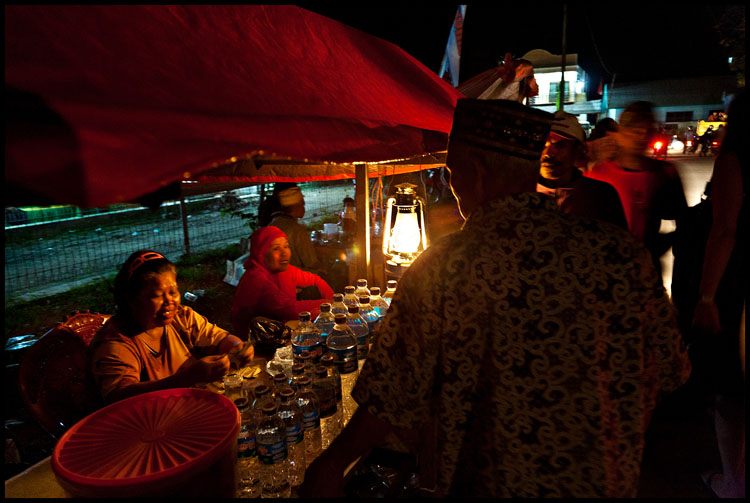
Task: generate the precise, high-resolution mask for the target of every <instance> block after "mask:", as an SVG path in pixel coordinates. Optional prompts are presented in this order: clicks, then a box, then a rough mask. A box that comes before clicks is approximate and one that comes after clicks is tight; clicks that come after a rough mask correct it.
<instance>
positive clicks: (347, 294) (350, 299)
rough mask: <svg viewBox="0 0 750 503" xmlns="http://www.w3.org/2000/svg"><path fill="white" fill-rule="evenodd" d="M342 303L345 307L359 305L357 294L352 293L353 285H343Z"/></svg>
mask: <svg viewBox="0 0 750 503" xmlns="http://www.w3.org/2000/svg"><path fill="white" fill-rule="evenodd" d="M344 304H345V305H346V307H349V306H358V305H359V299H358V298H357V294H355V293H354V287H353V286H345V287H344Z"/></svg>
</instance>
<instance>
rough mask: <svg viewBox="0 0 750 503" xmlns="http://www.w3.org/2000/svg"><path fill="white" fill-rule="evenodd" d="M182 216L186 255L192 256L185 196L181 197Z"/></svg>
mask: <svg viewBox="0 0 750 503" xmlns="http://www.w3.org/2000/svg"><path fill="white" fill-rule="evenodd" d="M180 216H181V217H182V234H183V236H184V237H185V255H190V235H189V234H188V223H187V209H186V208H185V196H183V195H180Z"/></svg>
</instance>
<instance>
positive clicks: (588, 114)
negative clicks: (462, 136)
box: [523, 49, 737, 134]
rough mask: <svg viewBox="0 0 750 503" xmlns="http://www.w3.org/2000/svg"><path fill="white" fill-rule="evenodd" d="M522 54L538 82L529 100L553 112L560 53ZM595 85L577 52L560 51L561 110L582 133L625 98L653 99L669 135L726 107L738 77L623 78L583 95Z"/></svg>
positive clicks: (621, 105) (617, 112)
mask: <svg viewBox="0 0 750 503" xmlns="http://www.w3.org/2000/svg"><path fill="white" fill-rule="evenodd" d="M523 59H527V60H529V61H531V63H533V65H534V75H535V76H536V81H537V84H538V85H539V94H538V95H537V96H534V97H533V98H531V99H529V105H531V106H532V107H534V108H538V109H540V110H544V111H546V112H554V111H555V110H556V109H557V99H558V96H559V92H560V80H561V76H562V72H561V63H562V56H561V55H559V54H551V53H550V52H548V51H545V50H544V49H534V50H533V51H529V52H527V53H526V54H524V55H523ZM597 84H598V83H595V82H589V81H588V80H587V75H586V72H585V70H584V69H583V68H581V67H580V66H579V65H578V55H577V54H567V55H566V56H565V96H564V100H563V103H564V110H565V111H566V112H568V113H572V114H574V115H576V116H578V122H580V123H581V125H582V126H583V128H584V130H586V132H587V133H588V132H589V131H590V129H591V128H592V127H593V126H594V125H595V124H596V122H597V121H598V120H600V119H603V118H604V117H611V118H613V119H615V120H619V117H620V114H621V113H622V111H623V110H624V109H625V107H627V106H628V105H629V104H630V103H632V102H634V101H650V102H651V103H653V104H654V112H655V113H656V120H657V121H659V123H661V125H662V126H663V127H664V128H665V129H667V130H669V131H673V132H674V134H682V132H683V131H684V130H685V129H686V128H687V126H690V125H691V126H693V127H695V126H696V124H697V123H698V121H700V120H706V119H707V118H708V116H709V115H711V113H713V112H721V111H725V110H726V106H727V105H728V104H729V101H730V100H731V98H732V96H733V95H734V93H736V92H737V79H736V77H735V76H733V75H726V76H709V77H691V78H681V79H669V80H654V81H648V82H628V83H618V82H616V79H615V82H614V84H615V85H614V87H612V86H611V85H608V86H607V90H606V92H605V94H606V98H604V97H599V98H597V99H593V100H589V99H587V94H588V96H592V95H597V93H595V92H592V91H591V90H592V89H595V87H594V86H597ZM587 90H589V92H588V93H587V92H586V91H587ZM602 91H604V90H603V89H602ZM603 99H604V101H605V103H604V106H603V104H602V100H603Z"/></svg>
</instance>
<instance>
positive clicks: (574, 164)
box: [536, 110, 628, 229]
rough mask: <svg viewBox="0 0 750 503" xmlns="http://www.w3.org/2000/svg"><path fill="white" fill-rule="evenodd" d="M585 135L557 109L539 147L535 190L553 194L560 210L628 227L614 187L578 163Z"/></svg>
mask: <svg viewBox="0 0 750 503" xmlns="http://www.w3.org/2000/svg"><path fill="white" fill-rule="evenodd" d="M585 140H586V137H585V135H584V132H583V128H582V127H581V125H580V124H579V123H578V120H577V119H576V117H575V115H573V114H569V113H567V112H563V111H562V110H558V111H557V112H555V114H554V118H553V121H552V129H551V130H550V134H549V138H548V139H547V143H546V144H545V145H544V150H543V151H542V158H541V167H540V170H539V181H538V182H537V186H536V190H537V192H540V193H542V194H545V195H547V196H551V197H554V198H555V202H556V203H557V206H559V208H560V210H562V212H563V213H567V214H570V215H574V216H576V217H580V218H596V219H598V220H603V221H605V222H610V223H613V224H615V225H618V226H619V227H621V228H623V229H627V228H628V222H627V220H626V218H625V211H624V210H623V208H622V203H621V202H620V196H619V195H618V194H617V190H615V188H614V187H613V186H612V185H610V184H608V183H606V182H602V181H599V180H594V179H592V178H587V177H585V176H583V173H582V172H581V170H580V169H579V167H582V166H585V165H586V151H585V147H584V144H585Z"/></svg>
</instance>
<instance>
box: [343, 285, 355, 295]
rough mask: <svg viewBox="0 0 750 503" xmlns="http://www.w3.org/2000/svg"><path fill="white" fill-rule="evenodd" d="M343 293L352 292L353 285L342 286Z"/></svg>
mask: <svg viewBox="0 0 750 503" xmlns="http://www.w3.org/2000/svg"><path fill="white" fill-rule="evenodd" d="M344 293H347V294H348V293H354V287H353V286H345V287H344Z"/></svg>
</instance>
